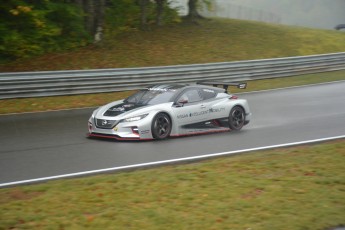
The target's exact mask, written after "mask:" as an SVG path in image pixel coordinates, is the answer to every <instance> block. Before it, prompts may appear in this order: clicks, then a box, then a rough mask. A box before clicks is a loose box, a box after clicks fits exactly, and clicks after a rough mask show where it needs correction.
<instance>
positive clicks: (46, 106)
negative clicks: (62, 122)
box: [0, 70, 345, 114]
mask: <svg viewBox="0 0 345 230" xmlns="http://www.w3.org/2000/svg"><path fill="white" fill-rule="evenodd" d="M338 80H345V71H344V70H343V71H335V72H328V73H319V74H308V75H303V76H294V77H285V78H277V79H266V80H256V81H250V82H248V88H247V89H246V90H238V89H230V90H231V91H232V92H233V93H239V92H248V91H256V90H266V89H274V88H283V87H289V86H300V85H307V84H316V83H322V82H331V81H338ZM132 93H133V92H132V91H126V92H115V93H101V94H88V95H77V96H58V97H42V98H23V99H7V100H0V114H9V113H22V112H37V111H47V110H60V109H71V108H85V107H96V106H100V105H104V104H106V103H109V102H111V101H115V100H119V99H122V98H126V97H127V96H129V95H130V94H132Z"/></svg>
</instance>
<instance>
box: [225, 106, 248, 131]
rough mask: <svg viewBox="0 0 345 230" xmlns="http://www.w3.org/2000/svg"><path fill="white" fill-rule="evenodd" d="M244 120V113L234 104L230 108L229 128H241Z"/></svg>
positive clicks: (236, 129)
mask: <svg viewBox="0 0 345 230" xmlns="http://www.w3.org/2000/svg"><path fill="white" fill-rule="evenodd" d="M245 122H246V114H245V112H244V109H243V108H242V107H241V106H235V107H233V108H232V109H231V110H230V114H229V128H230V129H231V130H235V131H238V130H241V129H242V127H243V126H244V125H245Z"/></svg>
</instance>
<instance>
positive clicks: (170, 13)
mask: <svg viewBox="0 0 345 230" xmlns="http://www.w3.org/2000/svg"><path fill="white" fill-rule="evenodd" d="M147 8H148V9H147V11H148V12H147V21H148V23H149V24H154V23H155V19H156V3H154V2H151V1H150V2H149V4H148V7H147ZM163 14H164V15H163V24H170V23H176V22H179V21H180V18H179V16H178V13H177V10H176V9H172V8H170V7H169V5H168V4H165V7H164V13H163ZM139 27H140V6H139V4H138V3H137V1H135V0H110V1H109V4H108V6H107V9H106V35H108V36H113V35H116V34H120V33H122V32H125V31H131V30H137V29H138V28H139Z"/></svg>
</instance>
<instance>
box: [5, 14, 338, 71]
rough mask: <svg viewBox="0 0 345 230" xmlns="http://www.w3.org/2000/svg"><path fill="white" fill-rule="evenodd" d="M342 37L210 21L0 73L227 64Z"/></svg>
mask: <svg viewBox="0 0 345 230" xmlns="http://www.w3.org/2000/svg"><path fill="white" fill-rule="evenodd" d="M344 40H345V33H342V32H339V31H335V30H334V31H332V30H317V29H308V28H301V27H291V26H284V25H275V24H266V23H260V22H253V21H242V20H228V19H212V20H202V21H200V23H199V24H198V25H195V24H184V23H181V24H177V25H173V26H164V27H152V28H151V30H150V31H131V32H128V33H125V34H122V35H120V36H117V37H109V38H108V39H107V40H106V41H105V42H104V43H103V44H102V45H100V46H94V45H91V46H88V47H84V48H81V49H78V50H73V51H66V52H61V53H53V54H46V55H43V56H40V57H36V58H30V59H22V60H18V61H15V62H13V63H7V64H1V65H0V71H1V72H5V71H40V70H68V69H97V68H119V67H143V66H161V65H178V64H193V63H211V62H228V61H236V60H251V59H263V58H276V57H287V56H301V55H310V54H322V53H332V52H344V51H345V42H344Z"/></svg>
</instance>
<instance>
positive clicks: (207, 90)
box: [203, 89, 214, 93]
mask: <svg viewBox="0 0 345 230" xmlns="http://www.w3.org/2000/svg"><path fill="white" fill-rule="evenodd" d="M203 91H204V92H208V93H214V90H211V89H203Z"/></svg>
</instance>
